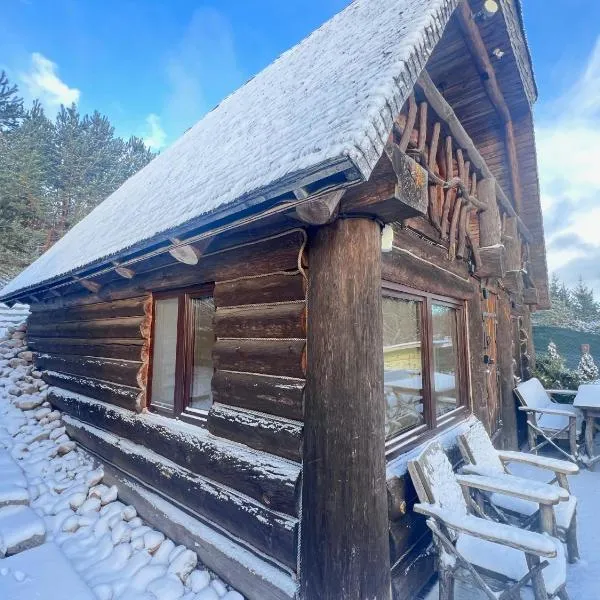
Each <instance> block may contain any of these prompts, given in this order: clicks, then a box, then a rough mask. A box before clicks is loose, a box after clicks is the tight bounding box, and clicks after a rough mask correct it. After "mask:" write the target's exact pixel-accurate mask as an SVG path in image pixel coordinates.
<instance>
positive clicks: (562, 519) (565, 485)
mask: <svg viewBox="0 0 600 600" xmlns="http://www.w3.org/2000/svg"><path fill="white" fill-rule="evenodd" d="M458 446H459V448H460V452H461V454H462V457H463V459H464V461H465V463H466V465H465V467H464V468H463V471H464V472H466V473H474V474H479V475H487V476H490V477H497V478H502V479H517V478H515V477H514V475H512V474H511V473H510V470H509V465H510V464H511V463H522V464H526V465H527V466H528V467H532V468H535V469H536V470H543V471H548V472H551V473H552V474H553V477H551V478H549V481H548V483H550V484H553V483H557V484H558V486H559V488H560V491H559V493H560V499H561V501H560V502H559V503H558V504H557V505H555V506H554V507H553V510H554V515H553V516H550V515H546V516H545V515H543V514H541V513H540V511H539V506H538V504H537V503H536V502H530V501H527V500H523V499H520V498H514V497H510V496H506V495H504V494H499V493H495V492H494V493H485V492H484V493H483V494H482V495H483V499H484V500H485V502H484V503H483V504H485V505H486V506H484V507H482V509H483V510H485V508H486V507H487V508H489V509H490V510H488V511H487V512H488V514H490V513H492V514H493V515H494V516H495V517H497V518H498V519H499V520H500V521H501V522H505V523H511V522H512V523H517V524H519V525H520V526H523V527H526V528H527V529H529V528H533V529H537V530H538V531H553V533H554V534H555V535H556V536H557V537H558V538H559V539H560V540H561V541H563V542H565V543H566V545H567V553H568V558H569V562H575V561H576V560H577V559H578V558H579V549H578V545H577V498H576V497H575V496H573V495H572V494H571V493H570V489H569V481H568V479H567V476H568V475H575V474H576V473H578V472H579V467H578V466H577V465H576V464H574V463H572V462H569V461H565V460H557V459H554V458H547V457H544V456H536V455H535V454H526V453H524V452H510V451H506V452H503V451H499V450H496V448H494V446H493V444H492V441H491V440H490V437H489V435H488V434H487V431H486V430H485V428H484V426H483V425H482V424H481V423H480V422H479V421H477V420H474V422H473V424H472V425H471V426H470V427H469V429H468V430H467V431H466V432H465V433H463V434H461V435H460V436H459V437H458ZM543 518H551V519H553V520H554V523H555V524H556V527H555V528H554V530H552V529H550V528H551V527H552V526H553V524H552V522H551V521H550V522H549V523H547V524H544V523H543V522H542V520H543Z"/></svg>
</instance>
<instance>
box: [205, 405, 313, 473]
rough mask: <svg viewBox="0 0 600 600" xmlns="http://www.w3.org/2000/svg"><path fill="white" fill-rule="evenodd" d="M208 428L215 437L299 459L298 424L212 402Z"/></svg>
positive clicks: (300, 424)
mask: <svg viewBox="0 0 600 600" xmlns="http://www.w3.org/2000/svg"><path fill="white" fill-rule="evenodd" d="M208 430H209V431H210V432H211V433H212V434H213V435H216V436H218V437H222V438H225V439H228V440H233V441H235V442H240V443H241V444H245V445H246V446H249V447H250V448H255V449H256V450H262V451H263V452H268V453H269V454H274V455H275V456H281V457H283V458H287V459H289V460H294V461H297V462H300V460H301V454H300V453H301V446H302V423H300V422H298V421H291V420H290V419H282V418H281V417H275V416H272V415H263V414H260V413H253V412H248V411H246V410H243V409H239V408H233V407H229V406H224V405H221V404H218V403H213V405H212V407H211V409H210V412H209V413H208Z"/></svg>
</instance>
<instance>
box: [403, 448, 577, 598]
mask: <svg viewBox="0 0 600 600" xmlns="http://www.w3.org/2000/svg"><path fill="white" fill-rule="evenodd" d="M408 469H409V472H410V475H411V477H412V481H413V484H414V486H415V489H416V490H417V494H418V496H419V500H420V503H419V504H415V506H414V510H415V511H416V512H418V513H420V514H423V515H425V516H426V517H428V519H427V525H428V527H429V528H430V529H431V531H432V533H433V540H434V544H435V547H436V549H437V552H438V556H437V567H438V572H439V597H440V600H453V598H454V584H455V581H456V580H461V579H463V578H466V579H467V580H469V581H470V582H472V583H474V584H475V585H476V586H477V587H479V588H480V589H481V590H482V591H483V593H484V594H485V596H486V597H487V598H488V600H508V599H509V598H519V597H520V595H519V594H520V590H521V588H523V587H524V586H525V585H531V587H532V589H533V594H534V598H535V600H547V599H549V598H560V600H568V595H567V591H566V589H565V581H566V560H565V555H564V549H563V546H562V544H561V542H560V541H559V540H557V539H556V538H554V537H551V536H549V535H543V534H540V533H536V532H533V531H527V530H525V529H519V528H518V527H514V526H512V525H506V524H504V523H497V522H495V521H491V520H486V519H484V518H481V517H477V516H474V515H472V514H470V513H469V508H470V507H471V505H472V503H471V496H470V493H469V490H471V489H484V490H485V491H495V492H498V493H504V494H510V495H514V496H516V497H521V498H526V499H528V500H530V501H533V502H536V501H537V502H540V506H544V507H546V509H548V508H550V510H551V507H552V505H553V504H556V503H558V501H559V493H558V492H557V491H556V490H557V489H558V488H556V486H548V485H546V484H535V483H532V482H528V483H529V485H528V486H526V487H525V486H522V485H517V484H515V483H514V482H513V481H509V482H505V481H503V480H502V479H500V478H496V479H494V478H490V477H485V476H479V475H455V474H454V472H453V471H452V465H451V464H450V461H449V460H448V458H447V457H446V455H445V454H444V451H443V449H442V447H441V446H440V444H439V442H434V443H432V444H430V445H429V446H428V447H427V448H426V449H425V450H424V451H423V452H422V453H421V454H420V456H419V457H418V458H416V459H415V460H412V461H409V463H408Z"/></svg>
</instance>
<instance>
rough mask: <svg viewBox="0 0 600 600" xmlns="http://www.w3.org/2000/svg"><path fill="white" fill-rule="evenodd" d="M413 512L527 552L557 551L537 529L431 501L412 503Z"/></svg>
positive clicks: (549, 554) (548, 554)
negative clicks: (497, 520)
mask: <svg viewBox="0 0 600 600" xmlns="http://www.w3.org/2000/svg"><path fill="white" fill-rule="evenodd" d="M414 510H415V512H417V513H419V514H421V515H425V516H427V517H432V518H434V519H436V520H438V521H441V522H442V523H443V524H444V525H445V526H446V527H450V528H451V529H453V530H454V531H457V532H461V533H466V534H468V535H472V536H473V537H477V538H481V539H482V540H487V541H489V542H494V543H495V544H501V545H503V546H509V547H510V548H515V549H516V550H522V551H523V552H526V553H527V554H535V555H537V556H543V557H546V558H554V557H555V556H556V554H557V552H556V546H555V545H554V542H553V541H552V538H550V537H548V536H546V535H543V534H541V533H535V532H533V531H527V530H526V529H519V528H518V527H513V526H512V525H505V524H504V523H496V522H495V521H488V520H486V519H480V518H479V517H474V516H472V515H461V514H457V513H455V512H453V511H449V510H446V509H443V508H440V507H438V506H435V505H434V504H415V506H414Z"/></svg>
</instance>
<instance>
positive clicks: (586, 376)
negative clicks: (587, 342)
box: [576, 352, 600, 383]
mask: <svg viewBox="0 0 600 600" xmlns="http://www.w3.org/2000/svg"><path fill="white" fill-rule="evenodd" d="M576 373H577V376H578V377H579V379H580V380H581V383H592V382H593V381H597V380H598V378H599V377H600V372H599V371H598V367H597V366H596V363H595V362H594V359H593V357H592V355H591V354H590V353H589V352H584V353H583V354H582V355H581V360H580V361H579V365H578V366H577V371H576Z"/></svg>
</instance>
